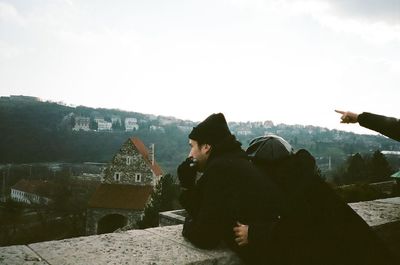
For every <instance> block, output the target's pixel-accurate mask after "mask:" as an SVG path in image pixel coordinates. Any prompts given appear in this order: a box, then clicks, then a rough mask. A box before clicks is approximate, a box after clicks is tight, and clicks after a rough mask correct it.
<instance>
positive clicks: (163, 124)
mask: <svg viewBox="0 0 400 265" xmlns="http://www.w3.org/2000/svg"><path fill="white" fill-rule="evenodd" d="M79 116H81V117H87V118H90V126H91V127H90V130H89V131H74V130H72V128H73V126H74V123H75V119H76V117H79ZM99 117H101V118H103V119H104V120H105V121H109V122H111V120H113V119H115V117H117V118H118V119H120V120H121V123H122V125H121V126H114V124H113V128H112V131H96V130H95V129H96V127H94V126H93V124H94V121H95V119H96V118H99ZM126 118H134V119H136V120H137V124H138V129H137V130H135V131H130V132H126V131H125V128H124V126H123V124H124V122H123V121H124V120H125V119H126ZM267 118H268V117H266V119H267ZM194 125H195V124H194V123H193V122H192V121H183V120H179V119H176V118H173V117H164V116H155V115H147V114H142V113H137V112H126V111H122V110H117V109H94V108H88V107H84V106H79V107H71V106H66V105H64V104H60V103H54V102H43V101H40V100H38V99H36V98H32V97H24V96H11V97H0V135H1V137H0V150H1V152H0V164H4V163H32V162H50V161H51V162H54V161H58V162H86V161H92V162H108V161H110V160H111V158H112V156H113V155H114V154H115V153H116V151H117V150H118V148H120V146H121V145H122V144H123V142H125V141H126V140H127V139H128V138H129V137H132V136H136V137H139V138H140V139H141V140H142V141H143V142H144V143H145V144H146V145H147V146H149V145H150V144H153V143H154V144H155V155H156V160H157V161H158V163H159V164H160V165H161V166H162V168H163V169H164V171H165V172H166V173H172V174H175V169H176V166H177V165H178V164H179V163H180V161H181V160H183V159H184V158H185V157H186V155H187V153H188V150H189V149H188V143H187V135H188V133H189V131H190V129H191V128H192V127H193V126H194ZM229 126H230V128H231V130H232V131H233V132H234V133H235V134H236V135H237V137H238V139H239V140H240V141H241V142H242V143H243V145H244V147H246V145H247V143H248V142H249V140H250V139H252V138H253V137H256V136H260V135H264V134H265V133H273V134H277V135H280V136H282V137H284V138H285V139H286V140H288V141H289V142H290V143H291V144H292V145H293V146H294V147H295V148H296V149H300V148H306V149H308V150H309V151H310V152H311V153H312V154H313V155H314V156H315V157H316V159H317V162H318V164H319V165H320V167H321V168H322V169H323V170H326V169H327V168H328V165H329V164H330V165H331V167H335V166H338V165H340V164H341V163H343V162H344V161H346V159H347V158H348V156H349V155H350V154H355V153H371V152H373V151H375V150H400V144H399V143H398V142H396V141H393V140H390V139H387V138H385V137H382V136H374V135H358V134H354V133H349V132H343V131H338V130H328V129H326V128H321V127H316V126H302V125H285V124H278V125H274V124H273V123H272V122H268V123H265V122H258V123H250V122H230V123H229ZM329 161H330V163H329Z"/></svg>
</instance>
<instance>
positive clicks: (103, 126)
mask: <svg viewBox="0 0 400 265" xmlns="http://www.w3.org/2000/svg"><path fill="white" fill-rule="evenodd" d="M97 130H98V131H111V130H112V123H111V122H109V121H105V120H98V121H97Z"/></svg>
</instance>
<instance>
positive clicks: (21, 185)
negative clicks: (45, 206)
mask: <svg viewBox="0 0 400 265" xmlns="http://www.w3.org/2000/svg"><path fill="white" fill-rule="evenodd" d="M11 188H12V189H14V190H19V191H23V192H27V193H32V194H37V195H40V196H45V197H48V196H50V195H51V194H52V193H54V191H55V185H54V183H53V182H49V181H47V180H26V179H21V180H20V181H18V182H17V183H16V184H15V185H14V186H12V187H11Z"/></svg>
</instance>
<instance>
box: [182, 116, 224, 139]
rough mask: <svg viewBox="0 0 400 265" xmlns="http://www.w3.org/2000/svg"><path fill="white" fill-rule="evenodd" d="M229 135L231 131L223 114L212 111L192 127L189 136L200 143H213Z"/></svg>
mask: <svg viewBox="0 0 400 265" xmlns="http://www.w3.org/2000/svg"><path fill="white" fill-rule="evenodd" d="M230 135H231V132H230V131H229V128H228V124H227V123H226V120H225V117H224V114H222V113H217V114H215V113H214V114H212V115H210V116H208V117H207V119H205V120H204V121H202V122H200V123H199V124H198V125H197V126H196V127H193V130H192V132H191V133H190V134H189V138H190V139H192V140H195V141H198V142H201V143H205V144H211V145H215V144H217V143H219V142H220V141H221V140H222V139H224V138H225V137H227V136H230Z"/></svg>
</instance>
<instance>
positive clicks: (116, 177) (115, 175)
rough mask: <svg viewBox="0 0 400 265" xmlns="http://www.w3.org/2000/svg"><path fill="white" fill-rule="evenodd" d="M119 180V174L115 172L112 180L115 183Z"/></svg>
mask: <svg viewBox="0 0 400 265" xmlns="http://www.w3.org/2000/svg"><path fill="white" fill-rule="evenodd" d="M120 178H121V173H119V172H115V173H114V180H115V181H119V180H120Z"/></svg>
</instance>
